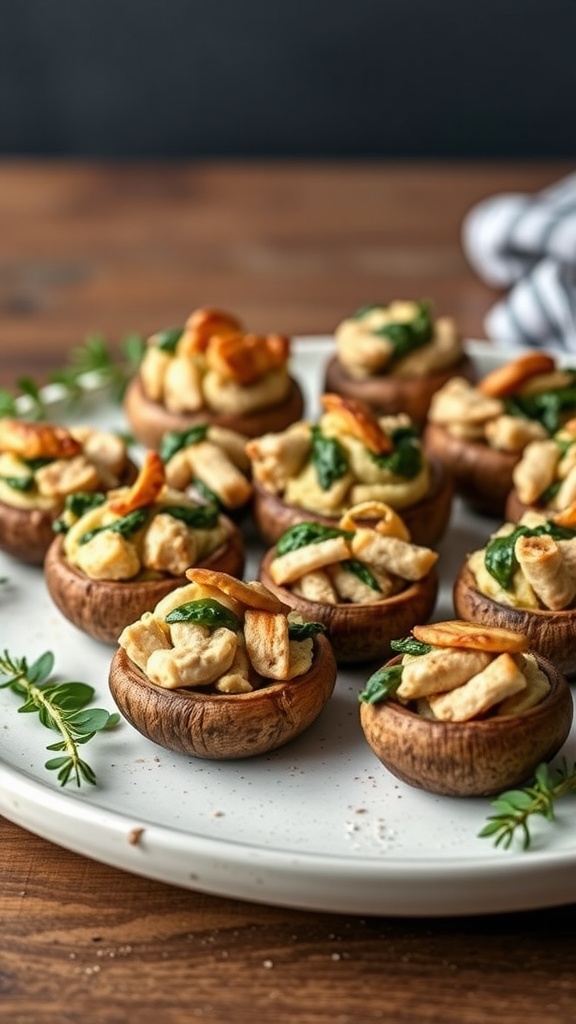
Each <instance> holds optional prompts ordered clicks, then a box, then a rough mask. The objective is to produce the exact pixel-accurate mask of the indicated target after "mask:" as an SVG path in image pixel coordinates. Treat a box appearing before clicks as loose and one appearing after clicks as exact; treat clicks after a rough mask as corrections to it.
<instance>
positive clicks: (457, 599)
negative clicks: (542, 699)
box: [454, 563, 576, 675]
mask: <svg viewBox="0 0 576 1024" xmlns="http://www.w3.org/2000/svg"><path fill="white" fill-rule="evenodd" d="M454 608H455V610H456V614H457V615H458V616H459V617H460V618H461V619H467V620H468V622H478V623H481V624H482V625H483V626H503V627H504V628H505V629H512V630H514V631H515V632H516V633H523V634H524V636H527V637H528V640H529V643H530V647H531V648H532V650H534V651H537V652H538V654H541V655H542V657H543V658H547V659H548V660H549V661H551V662H552V664H554V665H555V666H556V667H557V668H558V669H559V671H560V672H565V673H566V675H573V674H574V673H575V672H576V643H575V638H576V608H566V609H563V610H561V611H549V610H547V609H542V610H539V609H534V610H533V609H530V608H513V607H511V606H510V605H505V604H499V603H498V601H494V599H493V598H491V597H487V595H486V594H483V593H482V592H481V591H480V590H478V587H477V586H476V580H475V578H474V574H473V572H472V571H471V570H470V568H469V566H468V564H467V563H464V565H463V566H462V567H461V569H460V571H459V573H458V575H457V577H456V579H455V581H454Z"/></svg>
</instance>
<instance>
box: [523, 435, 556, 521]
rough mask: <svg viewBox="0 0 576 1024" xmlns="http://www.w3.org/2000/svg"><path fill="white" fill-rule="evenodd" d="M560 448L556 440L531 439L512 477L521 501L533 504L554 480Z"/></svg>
mask: <svg viewBox="0 0 576 1024" xmlns="http://www.w3.org/2000/svg"><path fill="white" fill-rule="evenodd" d="M559 459H560V449H559V447H558V445H557V444H555V442H554V441H551V440H546V441H531V442H530V444H528V445H526V448H525V449H524V453H523V455H522V458H521V460H520V462H518V463H517V465H516V466H515V467H514V470H513V473H512V479H513V481H514V486H515V487H516V490H517V492H518V497H519V498H520V501H523V502H524V504H526V505H531V504H532V503H533V502H534V501H536V499H537V498H539V497H540V495H541V494H542V492H543V491H545V490H546V488H547V487H549V486H550V484H551V483H552V481H553V480H554V476H555V473H556V467H557V465H558V461H559Z"/></svg>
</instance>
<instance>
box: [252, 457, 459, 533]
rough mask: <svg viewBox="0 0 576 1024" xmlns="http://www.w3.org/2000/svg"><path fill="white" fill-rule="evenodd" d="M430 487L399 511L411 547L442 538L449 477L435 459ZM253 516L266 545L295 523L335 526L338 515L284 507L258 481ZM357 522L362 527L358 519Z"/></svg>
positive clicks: (449, 499) (448, 510)
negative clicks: (426, 492) (418, 498)
mask: <svg viewBox="0 0 576 1024" xmlns="http://www.w3.org/2000/svg"><path fill="white" fill-rule="evenodd" d="M430 469H431V478H432V482H431V487H430V490H429V492H428V494H426V495H425V496H424V497H423V498H421V499H420V501H417V502H415V503H414V504H413V505H409V506H408V508H403V509H401V510H400V512H399V515H400V516H401V517H402V519H403V521H404V522H405V524H406V526H407V527H408V530H409V532H410V537H411V539H412V541H413V542H414V544H422V545H423V546H424V547H434V545H435V544H437V543H438V541H439V540H440V538H441V537H442V536H443V534H444V531H445V530H446V527H447V525H448V522H449V519H450V513H451V510H452V497H453V490H454V489H453V484H452V478H451V477H450V476H449V475H448V474H447V473H446V472H445V470H444V468H443V467H442V465H441V464H440V463H439V462H438V461H437V460H436V459H431V460H430ZM253 488H254V497H253V506H252V507H253V514H254V519H255V522H256V526H257V529H258V532H259V534H260V536H261V537H262V539H263V540H264V541H265V542H266V543H267V544H270V545H272V544H275V543H276V541H277V540H278V539H279V538H280V537H281V536H282V534H283V533H285V532H286V530H288V529H289V528H290V527H291V526H294V524H295V523H303V522H308V521H310V520H314V522H317V523H324V524H325V525H326V526H337V525H338V520H339V518H340V517H339V516H325V515H322V514H321V513H319V512H310V511H308V510H307V509H305V508H301V507H300V506H298V505H288V504H287V502H285V501H283V499H282V498H281V497H279V496H278V495H277V494H272V493H271V492H270V491H268V490H267V489H266V488H265V487H264V486H263V485H262V484H261V483H260V481H258V480H254V481H253ZM359 523H360V524H361V525H362V522H361V520H359Z"/></svg>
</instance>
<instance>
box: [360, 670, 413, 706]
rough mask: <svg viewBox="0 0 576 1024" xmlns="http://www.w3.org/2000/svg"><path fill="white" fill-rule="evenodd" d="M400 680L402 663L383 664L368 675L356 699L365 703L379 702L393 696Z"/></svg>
mask: <svg viewBox="0 0 576 1024" xmlns="http://www.w3.org/2000/svg"><path fill="white" fill-rule="evenodd" d="M401 682H402V665H388V666H384V668H379V669H378V670H377V671H376V672H374V673H373V674H372V675H371V676H370V678H369V679H368V680H367V682H366V685H365V687H364V689H363V690H362V692H361V693H360V694H359V698H358V699H359V700H361V701H364V703H365V704H379V703H380V701H384V700H388V698H389V697H393V696H394V694H395V693H396V690H397V689H398V687H399V686H400V683H401Z"/></svg>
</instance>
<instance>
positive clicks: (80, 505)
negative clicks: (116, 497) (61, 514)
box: [64, 491, 106, 519]
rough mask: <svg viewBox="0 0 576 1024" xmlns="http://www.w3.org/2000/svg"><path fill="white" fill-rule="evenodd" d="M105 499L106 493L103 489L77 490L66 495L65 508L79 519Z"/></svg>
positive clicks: (101, 503)
mask: <svg viewBox="0 0 576 1024" xmlns="http://www.w3.org/2000/svg"><path fill="white" fill-rule="evenodd" d="M105 501H106V495H105V494H103V493H102V491H76V492H75V493H74V494H68V495H67V496H66V499H65V501H64V508H65V509H66V510H67V511H68V512H71V513H72V515H73V516H77V518H78V519H79V518H80V516H83V515H85V513H86V512H90V511H91V510H92V509H93V508H98V507H99V506H100V505H103V504H104V502H105Z"/></svg>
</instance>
